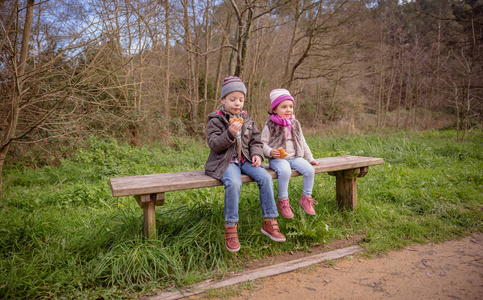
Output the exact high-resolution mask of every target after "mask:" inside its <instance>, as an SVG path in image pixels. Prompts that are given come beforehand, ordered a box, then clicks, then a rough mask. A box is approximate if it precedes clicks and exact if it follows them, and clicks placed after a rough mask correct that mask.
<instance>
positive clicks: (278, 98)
mask: <svg viewBox="0 0 483 300" xmlns="http://www.w3.org/2000/svg"><path fill="white" fill-rule="evenodd" d="M285 100H292V102H293V104H294V105H295V100H294V99H293V97H292V95H290V92H289V91H287V90H286V89H274V90H272V91H271V92H270V102H271V103H272V104H271V107H272V110H274V109H275V107H277V105H279V104H280V103H281V102H283V101H285Z"/></svg>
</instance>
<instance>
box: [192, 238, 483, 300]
mask: <svg viewBox="0 0 483 300" xmlns="http://www.w3.org/2000/svg"><path fill="white" fill-rule="evenodd" d="M357 241H358V240H357V237H354V238H352V239H351V240H346V241H340V242H338V243H339V244H331V245H324V246H321V247H319V249H313V250H315V252H316V253H314V252H312V253H311V254H317V252H318V253H320V252H325V251H328V250H333V249H337V248H340V247H345V246H348V245H351V244H357ZM306 255H307V254H306V253H305V254H304V253H293V255H290V256H291V257H285V256H281V257H274V258H272V259H269V260H263V261H256V262H253V263H251V266H250V265H249V266H247V267H248V268H260V267H263V266H266V265H272V264H276V263H279V262H282V261H286V260H287V259H297V258H300V257H302V256H306ZM248 286H250V288H248V289H242V288H240V287H238V288H236V289H238V290H237V292H236V293H234V292H233V290H232V291H231V292H228V294H226V293H225V294H224V293H223V292H221V293H220V294H219V295H220V296H221V297H223V298H225V299H226V298H229V299H237V300H238V299H240V300H241V299H273V298H276V299H277V300H282V299H300V300H302V299H304V300H305V299H388V298H391V299H465V300H466V299H483V233H474V234H473V235H471V236H469V237H466V238H463V239H461V240H456V241H449V242H445V243H441V244H426V245H413V246H409V247H406V248H404V249H403V250H400V251H394V252H389V253H387V254H386V255H384V256H382V257H376V258H366V257H364V256H363V254H360V253H358V254H356V255H353V256H349V257H345V258H342V259H339V260H336V261H331V262H327V263H323V264H318V265H314V266H311V267H307V268H303V269H298V270H296V271H293V272H290V273H285V274H280V275H277V276H273V277H268V278H264V279H259V280H255V281H253V282H252V283H251V284H250V285H248ZM245 288H246V285H245ZM208 298H209V299H214V297H213V293H212V294H211V296H208V295H207V294H201V295H197V296H193V297H191V298H190V299H208Z"/></svg>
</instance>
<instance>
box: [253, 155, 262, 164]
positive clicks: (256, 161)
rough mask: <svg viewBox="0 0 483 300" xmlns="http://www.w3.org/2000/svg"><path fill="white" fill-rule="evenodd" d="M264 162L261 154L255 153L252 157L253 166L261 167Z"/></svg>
mask: <svg viewBox="0 0 483 300" xmlns="http://www.w3.org/2000/svg"><path fill="white" fill-rule="evenodd" d="M261 164H262V159H261V158H260V156H258V155H255V156H254V157H252V167H259V166H260V165H261Z"/></svg>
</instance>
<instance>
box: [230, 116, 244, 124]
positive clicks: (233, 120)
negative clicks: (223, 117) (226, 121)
mask: <svg viewBox="0 0 483 300" xmlns="http://www.w3.org/2000/svg"><path fill="white" fill-rule="evenodd" d="M235 122H240V124H242V125H243V118H237V117H233V118H231V119H230V125H231V124H233V123H235Z"/></svg>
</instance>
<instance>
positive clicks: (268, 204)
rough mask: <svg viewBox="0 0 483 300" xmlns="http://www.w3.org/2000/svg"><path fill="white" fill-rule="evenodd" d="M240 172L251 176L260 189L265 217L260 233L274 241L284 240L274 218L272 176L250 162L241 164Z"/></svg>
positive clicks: (275, 208) (276, 213) (275, 212)
mask: <svg viewBox="0 0 483 300" xmlns="http://www.w3.org/2000/svg"><path fill="white" fill-rule="evenodd" d="M242 172H243V173H244V174H247V175H248V176H250V177H251V178H253V179H254V180H255V181H256V182H257V184H258V188H259V190H260V204H261V206H262V214H263V218H265V221H264V224H263V227H262V233H264V234H266V235H267V236H268V237H270V238H271V239H272V240H274V241H276V242H285V240H286V239H285V236H283V234H282V233H281V232H280V229H279V227H278V223H277V220H275V218H276V217H278V211H277V207H276V205H275V200H274V199H273V179H272V176H270V174H268V172H267V171H266V170H265V169H264V168H260V167H258V168H257V167H253V166H252V165H251V163H250V162H245V163H244V164H243V165H242Z"/></svg>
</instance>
